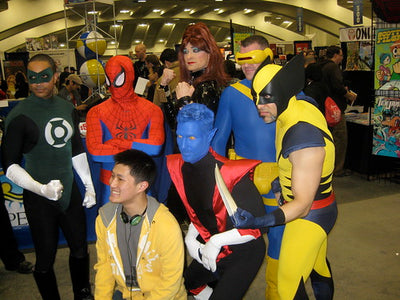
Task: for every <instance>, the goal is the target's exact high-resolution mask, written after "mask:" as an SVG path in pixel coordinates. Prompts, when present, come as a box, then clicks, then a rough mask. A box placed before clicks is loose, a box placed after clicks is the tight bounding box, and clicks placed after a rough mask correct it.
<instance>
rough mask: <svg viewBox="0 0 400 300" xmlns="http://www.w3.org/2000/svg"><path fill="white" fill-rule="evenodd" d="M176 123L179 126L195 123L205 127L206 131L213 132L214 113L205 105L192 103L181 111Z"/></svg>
mask: <svg viewBox="0 0 400 300" xmlns="http://www.w3.org/2000/svg"><path fill="white" fill-rule="evenodd" d="M176 121H177V122H178V124H179V123H184V122H192V121H195V122H196V123H199V124H201V125H202V126H204V128H205V129H206V130H211V129H213V126H214V113H213V111H212V110H211V109H209V108H208V107H207V106H205V105H204V104H200V103H190V104H187V105H185V106H184V107H182V109H181V110H179V112H178V116H177V117H176Z"/></svg>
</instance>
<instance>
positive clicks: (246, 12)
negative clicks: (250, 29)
mask: <svg viewBox="0 0 400 300" xmlns="http://www.w3.org/2000/svg"><path fill="white" fill-rule="evenodd" d="M243 11H244V13H245V14H248V13H251V12H253V11H254V10H253V9H250V8H245V9H244V10H243Z"/></svg>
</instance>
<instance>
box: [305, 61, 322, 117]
mask: <svg viewBox="0 0 400 300" xmlns="http://www.w3.org/2000/svg"><path fill="white" fill-rule="evenodd" d="M305 77H306V84H305V86H304V89H303V92H304V93H305V94H306V95H307V96H309V97H311V98H313V99H314V100H315V101H316V102H317V103H318V108H319V110H320V111H321V112H322V114H323V115H325V100H326V97H328V88H327V86H326V84H325V82H323V81H322V70H321V66H320V65H319V64H317V63H311V64H309V65H307V67H306V69H305Z"/></svg>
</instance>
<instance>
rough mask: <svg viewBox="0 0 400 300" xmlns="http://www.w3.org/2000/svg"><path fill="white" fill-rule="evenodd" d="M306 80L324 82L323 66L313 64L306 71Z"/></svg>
mask: <svg viewBox="0 0 400 300" xmlns="http://www.w3.org/2000/svg"><path fill="white" fill-rule="evenodd" d="M305 72H306V73H305V75H306V79H311V80H313V81H320V80H322V68H321V65H319V64H317V63H315V62H314V63H311V64H309V65H308V66H307V67H306V70H305Z"/></svg>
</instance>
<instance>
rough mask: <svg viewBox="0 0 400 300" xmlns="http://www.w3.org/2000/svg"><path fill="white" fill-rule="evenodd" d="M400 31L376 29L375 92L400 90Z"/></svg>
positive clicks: (395, 29)
mask: <svg viewBox="0 0 400 300" xmlns="http://www.w3.org/2000/svg"><path fill="white" fill-rule="evenodd" d="M399 59H400V29H399V28H392V29H376V39H375V69H374V70H375V83H374V87H375V90H397V91H398V90H400V61H399Z"/></svg>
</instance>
